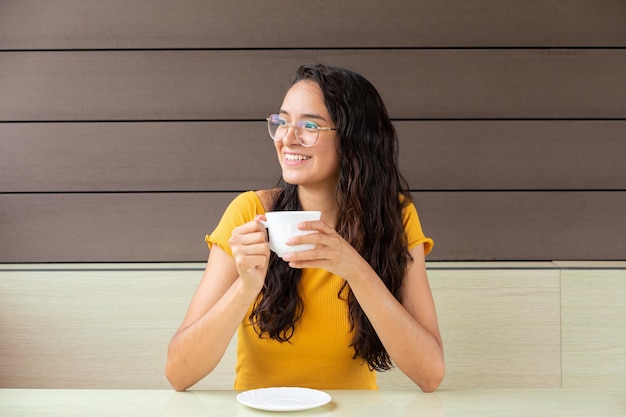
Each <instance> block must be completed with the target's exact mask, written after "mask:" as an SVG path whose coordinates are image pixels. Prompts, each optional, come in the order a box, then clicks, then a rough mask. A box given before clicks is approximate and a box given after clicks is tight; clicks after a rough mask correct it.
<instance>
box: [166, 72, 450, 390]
mask: <svg viewBox="0 0 626 417" xmlns="http://www.w3.org/2000/svg"><path fill="white" fill-rule="evenodd" d="M268 127H269V132H270V136H271V137H272V139H273V140H274V146H275V148H276V153H277V156H278V161H279V163H280V166H281V168H282V181H281V183H280V185H279V187H277V188H276V189H271V190H260V191H256V192H253V191H249V192H246V193H243V194H241V195H239V196H238V197H236V198H235V199H234V200H233V202H232V203H231V204H230V206H229V207H228V209H227V210H226V212H225V213H224V215H223V217H222V220H221V221H220V223H219V224H218V226H217V228H216V229H215V231H214V232H213V233H212V234H211V235H210V236H207V238H206V240H207V243H208V245H209V247H210V249H211V250H210V255H209V258H208V262H207V265H206V270H205V272H204V275H203V277H202V281H201V283H200V285H199V287H198V289H197V291H196V293H195V295H194V297H193V299H192V301H191V305H190V307H189V310H188V312H187V315H186V317H185V318H184V321H183V323H182V325H181V327H180V329H179V330H178V331H177V332H176V334H175V335H174V337H173V338H172V341H171V343H170V346H169V351H168V360H167V366H166V374H167V377H168V379H169V381H170V383H171V384H172V386H173V387H174V388H175V389H176V390H185V389H187V388H189V387H190V386H192V385H193V384H195V383H196V382H198V381H199V380H200V379H202V378H203V377H205V376H206V375H208V374H209V373H210V372H211V371H212V370H213V368H214V367H215V366H216V365H217V363H218V362H219V361H220V359H221V358H222V356H223V354H224V352H225V350H226V348H227V346H228V344H229V342H230V341H231V339H232V337H233V335H234V334H235V332H238V333H237V334H238V350H237V366H236V373H237V377H236V381H235V389H236V390H247V389H253V388H261V387H272V386H300V387H309V388H317V389H376V388H377V386H376V371H384V370H387V369H390V368H391V367H392V366H393V365H395V366H397V367H398V368H400V369H401V370H402V371H403V372H404V373H405V374H406V375H407V376H408V377H409V378H411V380H413V381H414V382H415V383H416V384H417V385H418V386H419V387H420V388H421V389H422V390H424V391H433V390H435V389H436V388H437V387H438V386H439V384H440V383H441V381H442V379H443V375H444V358H443V346H442V342H441V336H440V333H439V327H438V323H437V316H436V312H435V305H434V302H433V298H432V294H431V290H430V286H429V283H428V278H427V274H426V267H425V260H424V258H425V255H426V254H427V253H428V252H429V251H430V250H431V248H432V245H433V241H432V240H431V239H429V238H427V237H425V236H424V234H423V232H422V229H421V226H420V222H419V219H418V215H417V212H416V210H415V206H414V205H413V203H412V202H411V196H410V194H409V191H408V185H407V184H406V181H405V180H404V178H403V177H402V176H401V174H400V173H399V171H398V166H397V155H398V140H397V137H396V132H395V129H394V128H393V125H392V123H391V121H390V119H389V116H388V114H387V110H386V108H385V106H384V104H383V102H382V100H381V98H380V96H379V94H378V92H377V91H376V89H375V88H374V87H373V86H372V85H371V84H370V83H369V82H368V81H367V80H366V79H365V78H363V77H362V76H360V75H359V74H356V73H354V72H351V71H348V70H345V69H342V68H337V67H329V66H324V65H307V66H302V67H301V68H300V69H299V70H298V72H297V75H296V79H295V81H294V83H293V84H292V86H291V88H290V89H289V90H288V92H287V94H286V95H285V97H284V100H283V103H282V105H281V107H280V110H279V111H278V113H277V114H274V115H271V116H270V117H269V118H268ZM281 210H319V211H321V212H322V216H321V220H320V221H311V222H304V223H302V224H301V225H300V226H299V227H300V228H301V229H305V230H311V231H313V232H315V233H311V234H307V235H304V236H299V237H297V238H293V239H291V241H289V242H288V243H289V244H292V245H297V244H304V243H313V244H315V248H314V249H311V250H307V251H302V252H291V253H287V254H286V255H284V256H283V258H282V259H281V258H279V257H278V256H277V255H276V254H274V253H271V252H270V250H269V246H268V243H267V233H266V230H265V228H264V226H263V225H262V224H261V222H260V220H265V217H264V213H265V212H267V211H281Z"/></svg>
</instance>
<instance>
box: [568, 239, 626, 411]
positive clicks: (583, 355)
mask: <svg viewBox="0 0 626 417" xmlns="http://www.w3.org/2000/svg"><path fill="white" fill-rule="evenodd" d="M622 230H624V229H622ZM623 247H624V246H623V244H622V249H623ZM561 274H562V281H563V301H562V304H563V307H562V309H563V319H562V320H563V386H564V387H567V388H571V387H595V388H599V389H606V390H608V391H610V392H611V393H612V394H613V395H614V396H615V397H616V398H617V399H618V400H619V401H620V402H621V404H622V406H623V407H625V408H626V394H625V393H626V302H625V301H624V300H626V269H617V270H564V271H562V273H561Z"/></svg>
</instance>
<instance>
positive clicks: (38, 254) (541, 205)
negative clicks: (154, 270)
mask: <svg viewBox="0 0 626 417" xmlns="http://www.w3.org/2000/svg"><path fill="white" fill-rule="evenodd" d="M415 196H416V201H417V207H418V210H419V212H420V216H421V219H422V223H423V226H424V230H425V232H426V233H427V234H428V235H429V236H432V237H433V238H434V239H435V242H436V246H435V250H434V251H433V253H432V254H431V255H430V256H429V258H428V259H429V260H553V259H569V260H623V259H624V246H623V239H624V237H623V231H624V230H626V217H625V216H624V213H626V192H423V193H415ZM232 197H233V194H232V193H122V194H115V193H114V194H107V193H104V194H89V193H86V194H0V236H2V239H1V240H0V262H167V261H202V260H204V259H205V258H206V255H207V249H206V247H205V245H204V242H203V237H204V235H205V233H207V232H210V231H211V230H212V229H213V227H214V226H215V224H216V222H217V221H218V219H219V218H220V216H221V214H222V212H223V210H224V208H225V207H226V205H227V203H228V202H229V201H230V200H231V199H232Z"/></svg>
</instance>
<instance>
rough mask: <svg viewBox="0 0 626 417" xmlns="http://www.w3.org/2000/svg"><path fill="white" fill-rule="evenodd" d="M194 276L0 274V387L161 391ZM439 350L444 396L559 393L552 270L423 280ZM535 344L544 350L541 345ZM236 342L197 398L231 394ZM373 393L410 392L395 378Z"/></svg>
mask: <svg viewBox="0 0 626 417" xmlns="http://www.w3.org/2000/svg"><path fill="white" fill-rule="evenodd" d="M201 275H202V268H201V265H194V266H191V267H188V266H186V265H185V264H183V265H182V266H176V265H162V266H159V265H151V264H148V265H128V266H124V265H121V266H117V265H115V264H112V265H109V266H106V265H89V264H86V265H82V266H79V267H77V266H75V265H74V266H72V265H70V266H69V267H66V266H63V265H60V266H48V267H47V268H45V269H41V268H39V267H36V268H29V266H28V265H17V266H16V267H15V268H14V269H13V270H10V269H8V268H6V267H5V268H3V269H2V270H0V296H1V298H2V299H3V300H4V301H3V303H2V305H0V317H2V318H3V324H2V329H3V334H4V337H3V343H2V344H0V348H1V351H0V353H1V355H0V384H1V386H2V387H30V388H167V387H168V384H167V381H166V380H165V378H164V376H163V369H164V363H165V362H164V361H165V355H166V351H167V344H168V343H169V339H170V337H171V336H172V334H173V333H174V331H175V330H176V328H177V327H178V326H179V325H180V322H181V321H182V318H183V315H184V313H185V309H186V307H187V305H188V303H189V301H190V299H191V296H192V294H193V291H194V290H195V287H196V285H197V284H198V282H199V280H200V277H201ZM429 275H430V280H431V286H432V288H433V293H434V296H435V301H436V303H437V307H438V312H439V318H440V325H441V329H442V332H443V337H444V342H445V346H446V361H447V364H448V374H447V376H446V379H445V382H444V387H446V388H456V387H463V388H469V387H498V388H502V387H522V386H524V387H548V386H559V385H560V325H559V303H560V301H559V270H558V269H530V270H524V269H517V270H515V269H513V270H511V269H509V270H499V269H489V268H487V269H480V270H464V269H459V268H457V269H437V268H436V267H435V268H433V269H430V271H429ZM537 340H541V343H537ZM235 347H236V340H235V339H234V340H233V342H231V345H230V347H229V350H228V352H227V353H226V355H225V357H224V359H223V360H222V362H220V364H219V366H218V368H217V369H216V370H215V371H214V372H213V373H212V374H210V375H209V376H208V377H207V378H205V379H203V380H202V381H201V382H200V383H199V384H197V385H196V386H195V388H199V389H201V388H211V389H232V384H233V381H234V363H235V357H236V349H235ZM379 386H380V388H381V389H415V386H414V384H413V383H411V382H410V381H409V380H408V379H407V378H406V377H405V376H404V375H403V374H402V373H401V372H400V371H399V370H397V369H396V370H394V371H391V372H386V373H382V374H380V375H379Z"/></svg>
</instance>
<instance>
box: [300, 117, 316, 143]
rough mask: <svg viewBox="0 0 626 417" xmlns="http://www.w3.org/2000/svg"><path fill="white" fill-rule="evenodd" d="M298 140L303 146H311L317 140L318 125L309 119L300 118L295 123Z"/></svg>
mask: <svg viewBox="0 0 626 417" xmlns="http://www.w3.org/2000/svg"><path fill="white" fill-rule="evenodd" d="M297 132H298V140H299V141H300V143H301V144H302V145H304V146H313V145H315V142H317V136H318V135H319V126H318V125H317V123H315V122H311V121H310V120H300V121H299V122H298V123H297Z"/></svg>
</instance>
